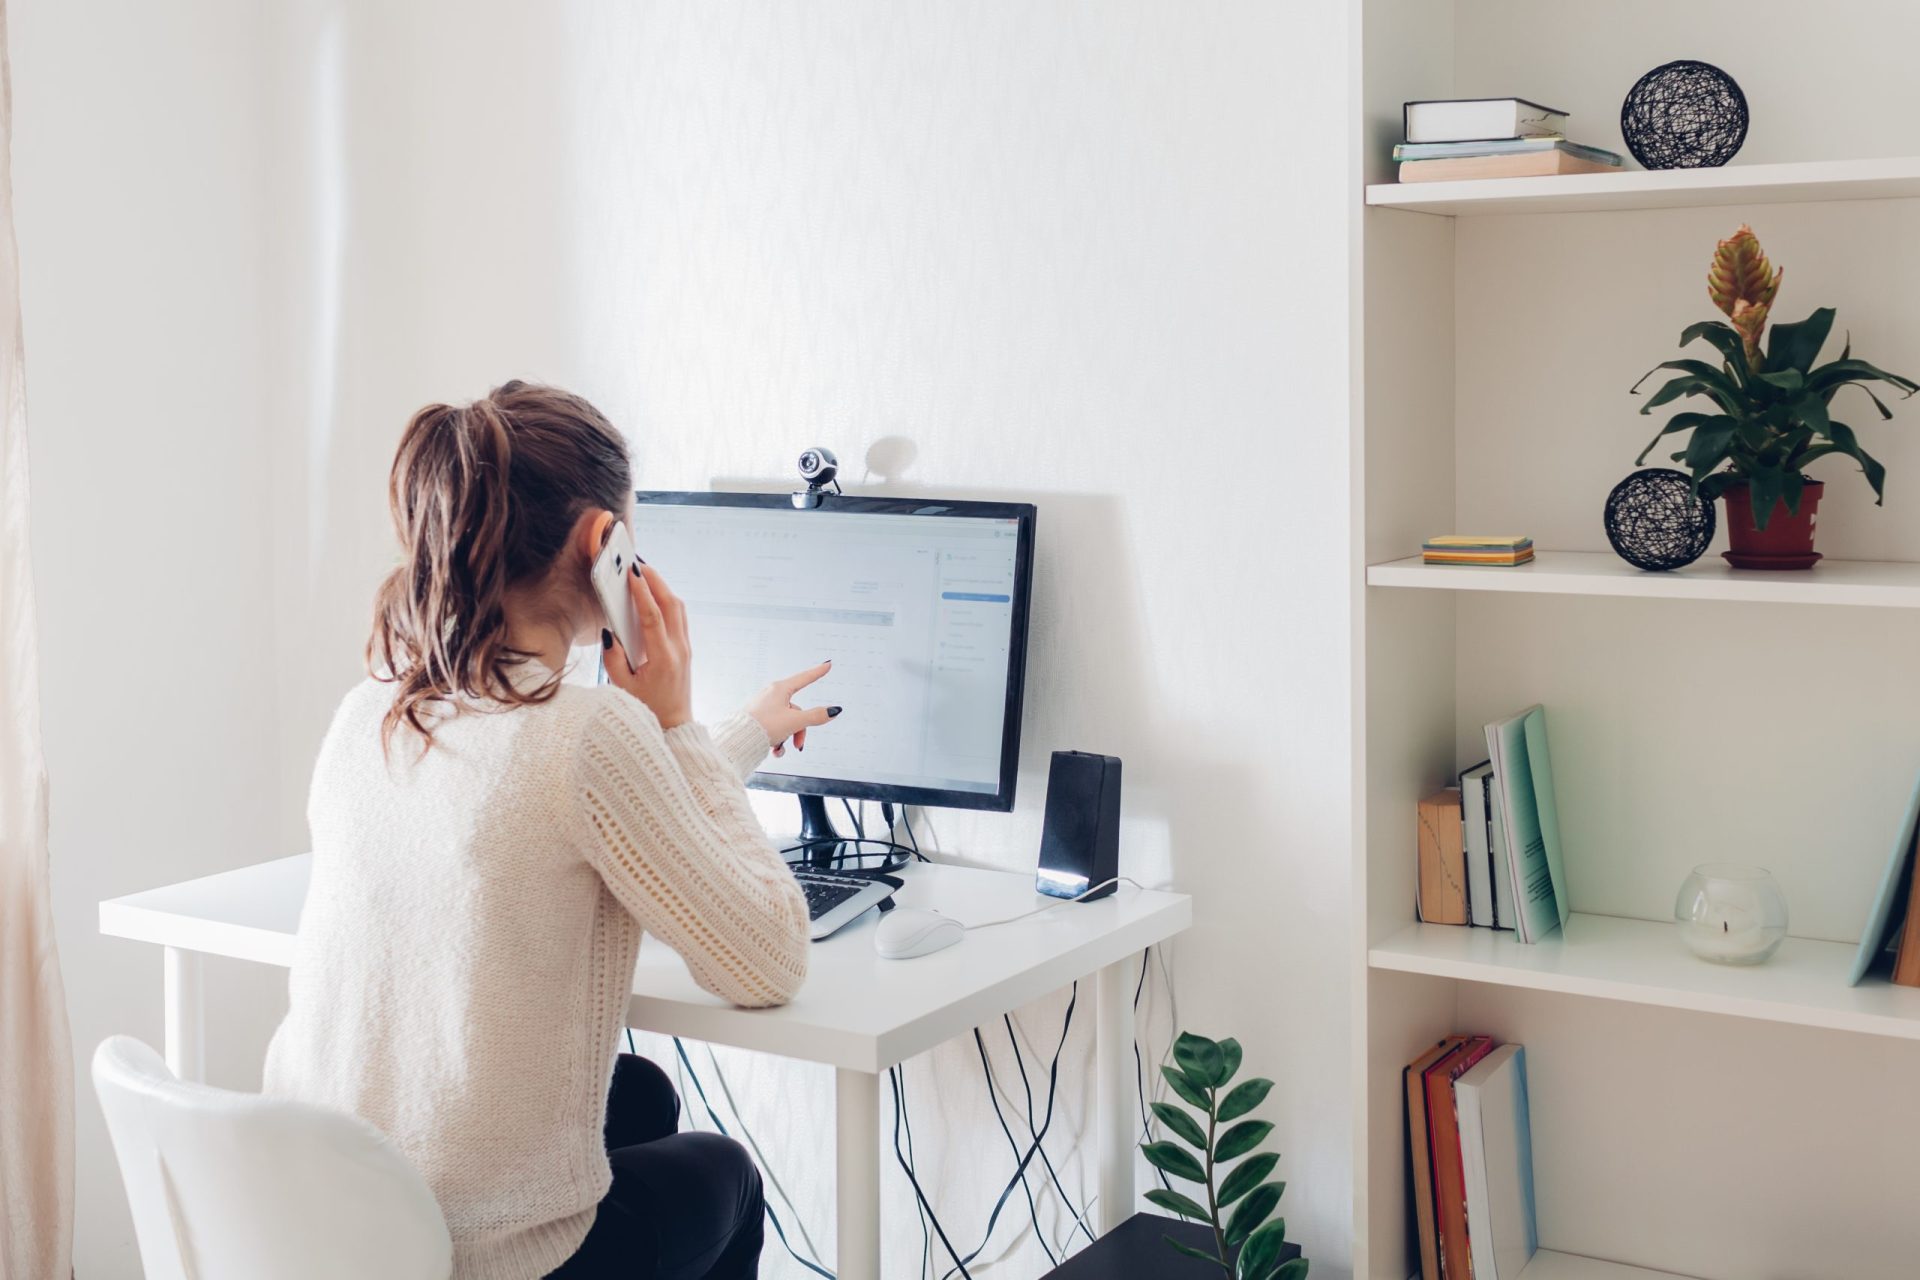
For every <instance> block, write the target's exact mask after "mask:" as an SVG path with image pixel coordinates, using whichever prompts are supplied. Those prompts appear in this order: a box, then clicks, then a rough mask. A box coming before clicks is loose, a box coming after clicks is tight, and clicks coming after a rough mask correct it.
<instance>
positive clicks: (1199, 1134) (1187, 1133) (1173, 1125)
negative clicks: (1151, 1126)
mask: <svg viewBox="0 0 1920 1280" xmlns="http://www.w3.org/2000/svg"><path fill="white" fill-rule="evenodd" d="M1153 1114H1154V1115H1156V1116H1159V1117H1160V1123H1161V1124H1164V1125H1165V1126H1167V1128H1169V1129H1171V1130H1173V1131H1174V1132H1175V1133H1177V1134H1179V1135H1180V1136H1181V1137H1182V1138H1184V1139H1185V1140H1186V1143H1187V1145H1188V1146H1190V1147H1193V1148H1195V1149H1196V1150H1199V1151H1205V1150H1206V1149H1207V1131H1206V1130H1205V1129H1202V1128H1201V1127H1200V1126H1199V1125H1198V1124H1196V1123H1195V1122H1194V1119H1193V1117H1192V1116H1190V1115H1188V1114H1187V1113H1186V1112H1184V1111H1182V1110H1181V1109H1180V1108H1178V1107H1176V1106H1174V1105H1173V1104H1172V1103H1171V1102H1156V1103H1154V1104H1153Z"/></svg>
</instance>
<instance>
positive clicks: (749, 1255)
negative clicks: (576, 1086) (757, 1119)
mask: <svg viewBox="0 0 1920 1280" xmlns="http://www.w3.org/2000/svg"><path fill="white" fill-rule="evenodd" d="M679 1127H680V1098H679V1095H677V1094H676V1093H674V1091H673V1081H672V1080H670V1079H668V1078H667V1073H666V1072H664V1071H662V1070H661V1069H660V1068H659V1067H656V1066H654V1065H653V1063H651V1062H649V1061H647V1060H646V1059H645V1058H637V1057H635V1056H633V1055H632V1054H629V1053H623V1054H621V1055H620V1057H619V1060H618V1061H616V1062H615V1063H614V1064H613V1088H612V1091H611V1092H610V1093H609V1094H608V1095H607V1129H606V1136H607V1159H608V1161H609V1162H610V1163H611V1164H612V1165H613V1186H611V1187H610V1188H608V1189H607V1195H606V1198H605V1199H604V1200H602V1201H601V1202H600V1211H599V1212H598V1213H597V1214H595V1215H594V1219H593V1229H592V1230H590V1231H589V1232H587V1238H586V1239H585V1240H584V1241H582V1242H581V1244H580V1250H579V1252H577V1253H575V1254H574V1255H573V1256H572V1257H571V1258H568V1259H567V1260H566V1261H565V1262H564V1263H562V1264H561V1266H560V1269H559V1270H558V1271H555V1272H553V1273H552V1274H551V1275H549V1276H548V1278H547V1280H616V1277H617V1280H742V1278H743V1277H753V1276H757V1275H759V1274H760V1245H761V1239H762V1236H763V1235H764V1234H765V1225H764V1224H765V1221H766V1215H765V1209H764V1205H765V1201H764V1200H763V1199H762V1197H761V1192H760V1171H759V1170H758V1169H755V1168H754V1167H753V1159H752V1157H750V1156H748V1155H747V1151H746V1148H744V1147H742V1146H741V1145H740V1144H739V1143H737V1142H735V1141H734V1140H733V1139H731V1138H723V1137H721V1136H720V1135H719V1134H717V1133H680V1132H677V1130H678V1129H679Z"/></svg>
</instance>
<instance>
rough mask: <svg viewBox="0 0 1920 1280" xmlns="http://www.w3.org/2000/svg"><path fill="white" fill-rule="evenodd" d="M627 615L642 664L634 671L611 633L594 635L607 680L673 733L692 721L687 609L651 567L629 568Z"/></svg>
mask: <svg viewBox="0 0 1920 1280" xmlns="http://www.w3.org/2000/svg"><path fill="white" fill-rule="evenodd" d="M627 593H628V594H629V595H631V596H632V597H633V612H634V614H635V616H637V617H638V618H639V619H640V635H641V638H642V641H643V643H645V645H646V647H647V656H646V660H645V661H644V662H642V663H641V664H640V669H639V670H638V671H635V670H634V669H633V668H632V667H631V666H629V665H628V664H627V651H626V649H625V648H624V647H623V646H622V645H621V643H620V641H619V640H618V639H616V638H615V637H614V634H613V632H611V631H608V630H605V629H604V628H603V629H602V630H601V632H600V647H601V648H602V649H604V650H605V653H604V654H603V655H602V657H603V658H604V659H605V661H606V664H607V679H609V680H611V681H613V683H615V684H617V685H619V686H620V687H621V688H622V689H625V690H626V691H627V692H628V693H630V694H632V695H633V696H634V697H636V698H638V699H640V701H642V702H644V703H646V704H647V708H648V709H649V710H650V711H652V712H653V714H654V718H655V719H657V720H659V721H660V727H661V728H662V729H677V728H679V727H680V726H681V725H683V724H685V723H687V721H689V720H691V719H693V646H692V644H691V643H689V642H688V640H687V606H686V605H685V604H683V603H682V602H681V600H680V597H679V596H676V595H675V594H673V592H672V591H669V590H668V589H667V582H666V579H665V578H662V577H661V576H660V571H659V570H658V569H655V568H654V567H653V566H652V565H640V564H636V565H634V566H633V573H632V574H630V575H629V576H628V578H627Z"/></svg>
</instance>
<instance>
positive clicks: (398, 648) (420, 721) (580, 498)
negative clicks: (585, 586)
mask: <svg viewBox="0 0 1920 1280" xmlns="http://www.w3.org/2000/svg"><path fill="white" fill-rule="evenodd" d="M631 488H632V468H631V465H630V464H629V462H628V459H627V447H626V442H625V441H624V440H623V439H621V437H620V434H619V432H617V431H615V430H614V428H613V426H612V424H611V423H609V422H608V421H607V419H606V418H605V417H604V416H602V414H601V413H600V411H599V410H597V409H595V408H594V407H593V406H592V405H590V404H588V403H587V402H586V401H585V400H583V399H581V398H580V397H578V396H575V395H571V394H569V393H567V392H564V391H560V390H557V389H555V388H552V387H540V386H531V385H529V384H527V383H523V382H509V383H507V384H506V385H504V386H502V387H500V388H498V389H496V390H495V391H493V392H492V393H491V394H489V395H488V396H487V397H486V398H485V399H484V400H476V401H474V402H473V403H472V404H469V405H466V406H464V407H461V408H454V407H451V406H448V405H444V404H434V405H428V406H427V407H426V408H424V409H422V410H420V411H419V412H418V413H416V414H414V415H413V418H412V420H411V421H409V422H408V423H407V427H406V430H405V431H404V432H403V433H401V436H400V448H399V451H398V452H397V453H396V454H395V456H394V460H393V471H392V474H391V475H390V477H389V478H388V482H387V501H388V504H389V505H390V506H391V508H392V510H393V523H394V530H395V532H396V533H398V534H399V537H400V546H401V551H402V555H403V557H404V560H403V563H402V564H401V565H400V567H399V568H397V569H395V570H394V571H393V572H392V573H391V574H389V575H387V578H386V581H384V582H383V583H381V584H380V589H379V592H378V593H377V594H376V596H375V598H374V616H373V634H372V636H371V637H370V638H369V639H368V641H367V667H368V670H369V671H370V672H371V673H372V674H373V675H374V677H375V678H376V679H380V680H385V681H389V682H391V683H393V684H396V685H398V686H399V689H398V691H397V692H396V694H395V696H394V700H393V705H392V707H391V708H389V709H388V711H387V714H386V718H385V720H384V721H383V722H382V724H381V733H380V736H381V743H382V745H383V746H384V747H386V748H387V749H389V750H390V749H391V747H392V743H393V735H394V733H395V732H396V731H398V730H399V729H400V728H402V727H403V726H404V727H405V728H408V729H410V730H412V731H413V732H415V733H418V734H419V735H420V737H421V738H422V740H423V742H424V744H425V745H426V746H431V745H432V742H433V727H432V722H433V720H434V719H435V718H436V717H437V716H438V715H439V714H440V713H441V712H442V711H443V710H444V709H445V706H446V704H447V703H448V702H449V700H450V699H452V698H453V697H455V696H456V695H460V696H464V697H469V698H481V699H490V700H492V701H496V702H500V703H504V704H506V705H508V706H519V705H524V704H527V703H536V702H545V701H547V700H548V699H550V698H552V697H553V696H554V694H555V693H556V692H558V689H559V678H558V677H557V676H556V677H553V678H552V679H549V680H547V681H545V682H544V683H542V684H541V685H540V686H539V687H538V688H535V689H532V690H529V691H522V690H520V689H517V688H516V687H515V686H514V684H513V681H512V674H513V671H514V668H516V667H518V666H519V665H521V664H522V663H524V662H526V661H527V660H528V658H530V657H531V656H532V655H531V654H528V653H525V652H522V651H520V650H517V649H515V648H513V647H512V646H511V645H510V644H509V643H508V642H507V617H506V594H507V589H508V588H509V587H512V586H516V585H519V584H520V583H523V582H528V581H532V580H535V579H538V578H540V577H542V576H544V575H545V574H546V573H547V572H548V571H549V570H550V569H551V568H552V567H553V564H554V561H555V559H556V557H558V555H559V554H560V552H561V550H562V549H563V548H564V547H565V545H566V541H567V537H568V534H569V533H570V532H571V530H572V528H573V524H574V522H575V521H576V520H577V519H578V518H579V516H580V513H581V512H582V511H584V510H587V509H588V508H589V507H599V508H604V509H606V510H610V511H623V510H625V509H626V504H627V498H628V496H629V494H630V492H631Z"/></svg>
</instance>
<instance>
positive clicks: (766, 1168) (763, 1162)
mask: <svg viewBox="0 0 1920 1280" xmlns="http://www.w3.org/2000/svg"><path fill="white" fill-rule="evenodd" d="M626 1032H627V1052H628V1053H631V1054H632V1055H633V1056H634V1057H636V1058H637V1057H640V1056H641V1054H640V1050H639V1049H637V1048H635V1047H634V1043H633V1028H632V1027H628V1028H627V1029H626ZM673 1043H674V1047H675V1048H676V1049H678V1050H679V1051H680V1061H679V1062H676V1063H675V1064H674V1070H675V1073H676V1074H678V1073H679V1071H680V1065H681V1063H685V1064H686V1071H687V1072H688V1073H689V1074H690V1073H691V1072H692V1071H693V1064H692V1063H691V1062H687V1061H686V1056H687V1053H686V1049H685V1047H684V1046H682V1045H681V1044H680V1041H679V1039H678V1038H677V1037H676V1038H675V1039H674V1042H673ZM707 1057H708V1059H709V1060H711V1061H712V1063H713V1070H714V1074H715V1076H716V1077H718V1079H719V1084H720V1091H721V1092H722V1093H724V1094H725V1095H726V1098H727V1105H728V1106H730V1107H732V1108H733V1115H734V1118H735V1119H736V1120H739V1118H740V1107H739V1104H737V1103H736V1102H734V1100H733V1091H732V1090H730V1089H728V1088H727V1078H726V1076H725V1075H724V1074H722V1073H721V1071H720V1060H719V1059H718V1058H715V1057H714V1056H713V1046H712V1045H708V1046H707ZM649 1061H651V1059H649ZM693 1083H694V1088H696V1089H699V1088H700V1079H699V1077H698V1076H694V1077H693ZM685 1087H686V1086H685V1083H684V1081H683V1082H682V1084H681V1088H682V1090H683V1091H684V1089H685ZM706 1100H707V1097H706V1091H705V1090H700V1101H702V1102H706ZM707 1114H708V1115H709V1116H712V1117H713V1124H714V1127H715V1128H716V1129H719V1130H720V1132H721V1133H722V1134H726V1133H727V1130H726V1126H724V1125H722V1124H721V1123H720V1117H718V1116H716V1115H714V1114H713V1107H712V1105H711V1104H709V1105H708V1107H707ZM727 1136H732V1135H727ZM740 1136H741V1137H742V1138H744V1139H746V1143H747V1146H748V1147H750V1148H752V1150H753V1153H754V1155H756V1156H758V1157H759V1162H760V1168H761V1171H762V1173H764V1174H765V1176H766V1180H767V1181H768V1182H770V1183H771V1184H772V1185H773V1189H774V1190H775V1191H777V1192H779V1193H780V1198H781V1199H782V1200H784V1201H786V1204H787V1208H788V1209H789V1210H791V1211H792V1213H793V1215H794V1229H795V1230H797V1231H799V1233H800V1238H801V1240H803V1241H804V1242H805V1243H806V1246H807V1250H808V1252H810V1253H813V1254H815V1255H817V1254H818V1253H819V1249H818V1248H817V1247H816V1246H815V1245H814V1243H813V1237H812V1236H811V1235H809V1234H808V1233H807V1227H806V1224H805V1223H804V1222H801V1221H800V1220H799V1218H800V1208H799V1206H798V1205H796V1204H794V1202H793V1197H792V1196H791V1195H789V1194H787V1189H786V1187H784V1186H782V1185H781V1183H780V1180H779V1179H778V1178H776V1177H774V1176H773V1169H772V1167H771V1166H770V1165H769V1164H768V1162H767V1158H766V1155H765V1154H764V1153H763V1152H762V1151H761V1150H760V1144H759V1143H757V1142H755V1141H754V1140H753V1135H752V1134H751V1133H749V1132H747V1126H746V1122H745V1121H741V1122H740ZM767 1216H768V1217H769V1218H770V1219H772V1221H773V1229H774V1233H775V1234H776V1235H778V1236H779V1237H780V1243H781V1244H783V1245H786V1249H787V1252H788V1253H790V1254H793V1260H794V1261H795V1262H798V1263H799V1264H800V1265H801V1266H803V1267H810V1268H812V1269H813V1270H815V1271H818V1272H820V1274H821V1275H831V1274H832V1273H831V1272H828V1271H826V1270H824V1269H823V1268H821V1267H820V1266H819V1265H818V1264H817V1263H814V1262H810V1261H808V1260H807V1259H806V1258H803V1257H801V1256H800V1255H799V1254H798V1253H795V1252H794V1248H793V1246H792V1245H790V1244H787V1235H786V1232H785V1231H784V1230H782V1229H781V1226H780V1219H779V1216H778V1215H777V1214H776V1213H775V1212H774V1210H773V1206H772V1205H771V1204H769V1205H768V1206H767Z"/></svg>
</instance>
